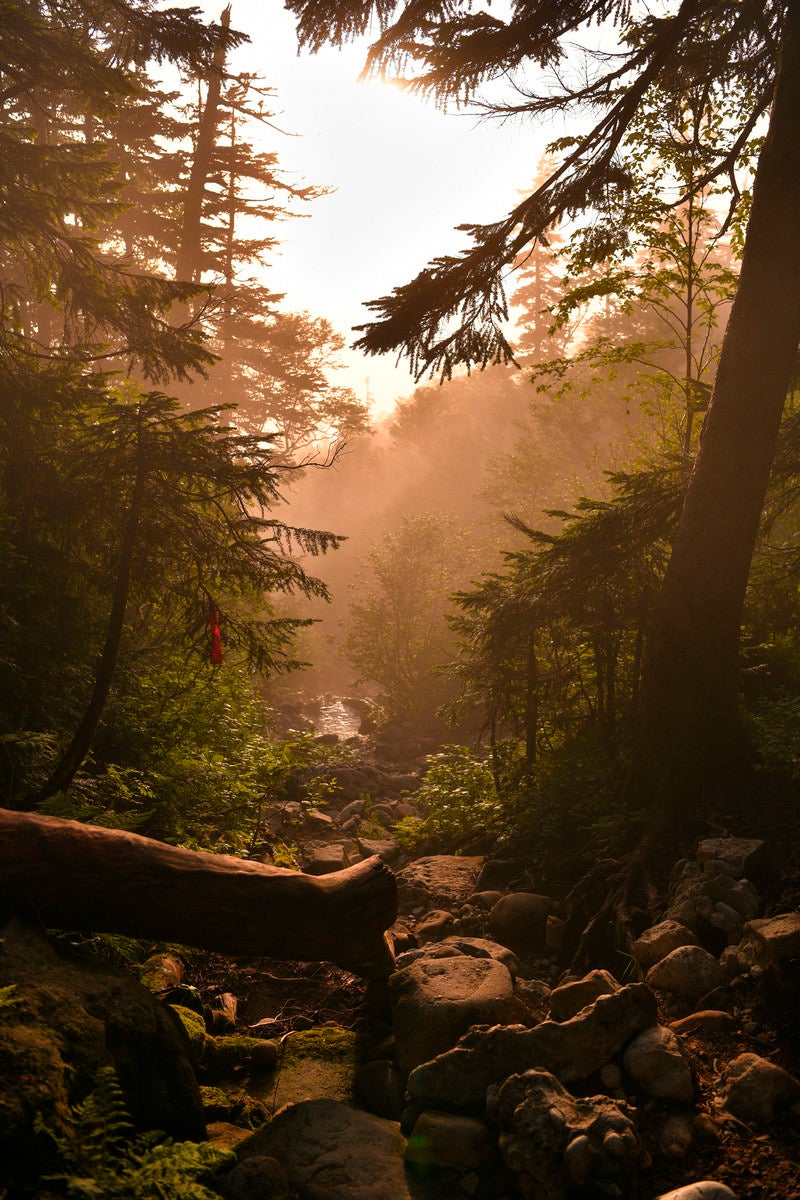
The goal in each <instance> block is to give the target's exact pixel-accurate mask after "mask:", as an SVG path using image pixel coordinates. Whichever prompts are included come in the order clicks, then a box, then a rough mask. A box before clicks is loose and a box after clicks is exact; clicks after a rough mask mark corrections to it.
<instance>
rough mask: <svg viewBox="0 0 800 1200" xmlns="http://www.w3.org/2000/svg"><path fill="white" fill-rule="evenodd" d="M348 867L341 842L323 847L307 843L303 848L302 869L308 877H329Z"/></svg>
mask: <svg viewBox="0 0 800 1200" xmlns="http://www.w3.org/2000/svg"><path fill="white" fill-rule="evenodd" d="M349 866H350V857H349V855H348V853H347V848H346V847H345V845H344V844H343V843H342V842H330V843H327V844H325V845H319V844H315V843H314V842H309V843H308V844H307V845H306V846H304V848H303V869H304V870H305V871H306V872H307V873H308V874H309V875H330V874H332V872H334V871H343V870H344V869H345V868H346V867H349Z"/></svg>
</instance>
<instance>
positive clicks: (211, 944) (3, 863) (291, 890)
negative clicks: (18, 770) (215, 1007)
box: [0, 809, 397, 975]
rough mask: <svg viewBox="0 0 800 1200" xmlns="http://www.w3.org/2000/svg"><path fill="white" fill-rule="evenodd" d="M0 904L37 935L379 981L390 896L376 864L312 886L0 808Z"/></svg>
mask: <svg viewBox="0 0 800 1200" xmlns="http://www.w3.org/2000/svg"><path fill="white" fill-rule="evenodd" d="M0 905H1V906H3V907H5V908H6V909H12V910H16V911H18V910H19V909H20V908H22V909H26V910H28V911H30V910H33V912H34V913H35V914H36V916H37V917H38V918H39V920H40V921H41V922H42V924H43V925H44V926H45V927H46V928H58V929H80V930H89V931H92V932H97V933H119V934H125V935H127V936H130V937H140V938H153V939H155V940H158V941H169V942H180V943H182V944H184V945H188V946H199V947H201V948H204V949H208V950H217V951H221V952H223V953H227V954H232V955H247V956H261V955H265V956H267V955H268V956H269V957H272V958H282V959H297V960H300V961H303V962H317V961H329V962H334V963H338V964H340V965H341V966H346V967H348V968H350V969H351V970H354V971H357V972H359V973H360V974H363V975H381V974H385V973H386V971H387V969H388V967H389V966H390V964H391V955H390V954H389V952H388V950H387V947H386V943H385V940H384V932H385V930H386V929H388V928H389V926H390V925H392V923H393V922H394V920H395V917H396V915H397V885H396V882H395V878H394V875H393V874H392V872H391V871H390V870H389V869H388V867H386V866H384V864H383V863H382V862H381V860H380V859H379V858H371V859H367V860H366V861H365V862H362V863H358V864H357V865H356V866H354V867H349V868H348V869H347V870H346V871H337V872H335V873H334V874H332V875H324V876H321V877H315V876H312V875H304V874H302V873H301V872H299V871H287V870H284V869H282V868H279V867H268V866H264V865H263V864H262V863H255V862H249V861H247V860H244V859H238V858H232V857H229V856H228V855H222V854H206V853H202V852H199V851H193V850H184V849H181V848H180V847H176V846H168V845H166V844H164V843H163V842H156V841H153V840H151V839H150V838H143V837H139V836H138V834H134V833H124V832H121V831H119V830H110V829H101V828H98V827H96V826H92V825H82V824H80V823H79V822H77V821H64V820H60V819H59V818H57V817H42V816H35V815H31V814H28V813H20V812H10V811H8V810H7V809H0Z"/></svg>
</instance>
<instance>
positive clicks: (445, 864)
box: [397, 854, 484, 913]
mask: <svg viewBox="0 0 800 1200" xmlns="http://www.w3.org/2000/svg"><path fill="white" fill-rule="evenodd" d="M483 861H484V860H483V859H482V858H475V857H469V856H467V855H464V856H461V855H457V854H432V855H429V856H427V857H426V858H418V859H416V860H415V861H414V862H412V863H409V865H408V866H407V867H404V868H403V870H402V871H400V872H398V875H397V887H398V893H399V897H400V911H401V912H404V913H407V912H410V911H412V910H413V909H415V908H420V909H422V910H428V909H431V908H443V909H455V908H458V907H459V906H460V905H461V904H463V903H464V902H465V901H466V900H467V899H468V898H469V897H470V896H471V895H472V893H473V892H474V891H475V882H476V880H477V878H478V875H479V874H480V870H481V867H482V866H483Z"/></svg>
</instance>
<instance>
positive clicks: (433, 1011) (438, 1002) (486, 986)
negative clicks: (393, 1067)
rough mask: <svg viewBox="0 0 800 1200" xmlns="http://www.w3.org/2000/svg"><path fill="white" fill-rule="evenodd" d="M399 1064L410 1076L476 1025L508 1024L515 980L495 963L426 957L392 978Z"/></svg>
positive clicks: (488, 960) (513, 1002)
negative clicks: (421, 1064) (415, 1068)
mask: <svg viewBox="0 0 800 1200" xmlns="http://www.w3.org/2000/svg"><path fill="white" fill-rule="evenodd" d="M389 992H390V996H391V1001H392V1024H393V1027H394V1034H395V1042H396V1054H397V1061H398V1064H399V1066H400V1069H401V1071H403V1073H404V1074H407V1073H408V1072H409V1071H411V1070H412V1069H413V1068H414V1067H416V1066H419V1064H420V1063H424V1062H428V1060H429V1059H432V1058H435V1057H436V1055H438V1054H441V1053H442V1052H443V1051H445V1050H449V1049H450V1047H451V1046H453V1045H455V1043H456V1041H457V1040H458V1038H459V1037H460V1036H461V1034H463V1033H465V1032H466V1031H467V1029H469V1028H470V1026H471V1025H480V1024H491V1023H494V1022H497V1021H505V1020H507V1019H508V1018H509V1016H510V1015H511V1014H512V1013H514V1011H515V1005H516V1000H515V996H514V989H513V985H512V981H511V976H510V975H509V973H508V970H507V969H506V968H505V967H504V966H503V965H502V964H501V963H499V962H496V961H495V960H494V959H490V958H468V957H466V956H465V955H463V954H456V955H455V956H454V957H453V958H441V959H434V958H422V959H418V960H417V961H416V962H414V963H412V964H411V965H410V966H408V967H404V968H403V970H401V971H398V972H396V973H395V974H394V975H392V976H391V977H390V979H389Z"/></svg>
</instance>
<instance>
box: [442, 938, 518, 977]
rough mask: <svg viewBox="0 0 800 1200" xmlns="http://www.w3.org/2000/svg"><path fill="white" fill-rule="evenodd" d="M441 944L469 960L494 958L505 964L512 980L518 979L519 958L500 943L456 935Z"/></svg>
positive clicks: (445, 939)
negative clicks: (464, 955)
mask: <svg viewBox="0 0 800 1200" xmlns="http://www.w3.org/2000/svg"><path fill="white" fill-rule="evenodd" d="M441 944H442V946H446V947H448V948H449V947H452V948H453V949H454V950H457V951H458V953H459V954H466V955H467V957H468V958H493V959H495V960H496V961H497V962H499V963H502V964H503V966H504V967H505V968H506V969H507V971H508V972H509V974H510V976H511V978H512V979H516V977H517V972H518V971H519V963H518V962H517V956H516V955H515V954H514V953H513V952H512V951H511V950H509V948H508V946H501V945H500V943H499V942H492V941H490V940H489V938H481V937H461V936H460V935H458V934H456V935H454V936H453V937H446V938H444V940H443V941H442V943H441Z"/></svg>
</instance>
